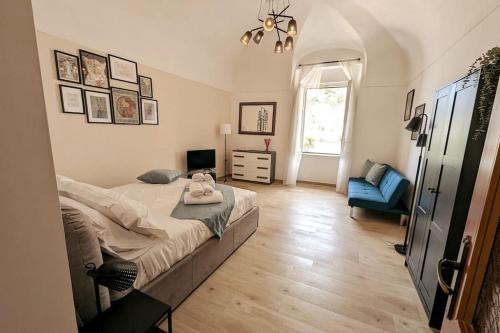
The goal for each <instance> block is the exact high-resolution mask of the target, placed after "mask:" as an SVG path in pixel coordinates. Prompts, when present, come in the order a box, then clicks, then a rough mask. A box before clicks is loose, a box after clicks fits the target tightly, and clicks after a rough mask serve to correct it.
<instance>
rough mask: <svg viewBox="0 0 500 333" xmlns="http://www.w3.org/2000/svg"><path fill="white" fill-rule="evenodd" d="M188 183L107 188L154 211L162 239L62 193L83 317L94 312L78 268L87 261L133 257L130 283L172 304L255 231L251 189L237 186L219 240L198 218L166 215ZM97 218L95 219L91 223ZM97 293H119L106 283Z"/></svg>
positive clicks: (89, 289) (82, 271) (89, 290)
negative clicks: (135, 270)
mask: <svg viewBox="0 0 500 333" xmlns="http://www.w3.org/2000/svg"><path fill="white" fill-rule="evenodd" d="M187 182H188V180H187V179H182V178H180V179H179V180H177V181H175V182H173V183H171V184H166V185H159V184H146V183H142V182H138V181H137V182H134V183H131V184H127V185H124V186H119V187H115V188H112V189H111V190H112V191H113V192H115V193H119V194H121V195H124V196H126V197H127V198H131V199H133V200H136V201H137V202H139V203H141V204H143V205H145V206H146V207H147V208H149V210H150V211H151V213H152V214H153V215H154V216H157V217H160V218H161V222H162V223H163V224H162V225H165V226H166V227H165V228H166V230H167V231H168V238H165V239H163V238H158V237H146V236H144V235H141V234H138V233H135V232H132V231H129V230H126V229H124V228H122V227H120V226H118V225H116V223H114V222H112V221H110V220H109V219H107V218H106V217H104V216H102V214H100V213H99V212H97V211H95V210H93V209H92V208H91V207H87V206H86V205H83V204H82V203H81V202H75V201H76V200H73V199H70V198H66V197H64V196H62V197H61V204H62V207H63V220H64V225H65V233H66V243H67V248H68V256H69V261H70V272H71V278H72V283H73V293H74V298H75V306H76V308H77V312H78V314H79V316H80V317H81V318H82V321H83V322H86V321H87V320H88V319H90V317H92V315H93V314H94V313H95V305H94V304H93V303H94V302H93V300H94V293H93V289H92V286H91V284H92V281H91V280H90V279H89V278H88V277H86V276H83V275H84V274H85V269H83V268H82V266H84V265H85V264H86V263H88V262H89V260H92V261H96V264H100V263H101V262H104V261H108V260H116V259H125V260H131V261H134V262H135V263H136V264H137V266H138V276H137V279H136V281H135V283H134V288H136V289H139V290H141V291H143V292H145V293H147V294H149V295H151V296H153V297H155V298H157V299H159V300H161V301H164V302H166V303H168V304H170V305H171V306H172V307H173V308H176V307H178V306H179V304H181V303H182V301H183V300H185V299H186V298H187V297H188V296H189V294H190V293H191V292H192V291H193V290H194V289H196V288H197V287H198V286H199V285H200V284H201V283H202V282H203V281H204V280H205V279H206V278H207V277H208V276H210V274H211V273H213V272H214V271H215V270H216V269H217V267H219V266H220V265H221V264H222V263H223V262H224V261H225V260H226V259H227V258H228V257H229V256H230V255H231V254H232V253H233V252H234V251H235V250H236V249H238V247H240V246H241V245H242V244H243V243H244V242H245V241H246V240H247V239H248V238H249V237H250V236H251V235H252V234H253V233H254V232H255V231H256V230H257V227H258V220H259V208H258V207H257V202H256V194H255V192H252V191H248V190H244V189H239V188H233V191H234V197H235V205H234V208H233V210H232V212H231V215H230V217H229V221H228V223H227V225H226V228H225V230H224V233H223V236H222V237H221V238H220V239H218V238H216V237H214V234H213V233H212V232H211V231H210V230H209V229H208V227H207V226H206V225H205V224H203V223H202V222H200V221H198V220H178V219H175V218H172V217H170V213H171V212H172V210H173V208H174V207H175V206H176V204H177V203H178V201H179V199H180V197H181V194H182V192H183V191H184V189H185V187H186V184H187ZM60 194H61V191H60ZM68 206H69V208H71V209H70V210H69V211H71V212H73V211H74V209H75V208H78V209H80V210H82V211H83V210H85V212H86V214H85V216H90V217H91V218H90V219H87V220H90V222H89V221H81V220H85V219H84V218H81V216H80V215H78V216H76V215H75V214H73V213H71V214H70V213H69V211H68ZM65 209H66V210H65ZM96 219H99V221H100V223H95V220H96ZM89 238H90V239H89ZM82 244H84V245H85V246H82ZM89 244H90V245H89ZM96 247H98V248H97V249H96ZM82 252H83V253H82ZM96 256H97V258H96ZM75 280H76V281H75ZM100 292H101V300H102V302H103V304H106V303H108V304H109V299H111V300H114V299H117V298H119V297H121V296H122V294H118V293H114V292H112V293H111V294H109V292H108V291H107V290H106V289H105V288H102V289H101V291H100ZM82 294H83V295H82ZM78 303H79V304H78ZM82 303H83V305H82ZM92 306H93V307H94V310H91V308H92Z"/></svg>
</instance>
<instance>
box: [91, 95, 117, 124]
mask: <svg viewBox="0 0 500 333" xmlns="http://www.w3.org/2000/svg"><path fill="white" fill-rule="evenodd" d="M85 106H86V107H87V121H88V122H89V123H99V124H112V123H113V113H112V111H111V97H110V95H109V93H104V92H99V91H92V90H85Z"/></svg>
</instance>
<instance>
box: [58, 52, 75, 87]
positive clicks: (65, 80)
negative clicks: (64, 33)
mask: <svg viewBox="0 0 500 333" xmlns="http://www.w3.org/2000/svg"><path fill="white" fill-rule="evenodd" d="M58 54H62V55H65V56H67V57H71V58H75V59H76V64H77V70H78V81H75V80H68V79H64V78H63V77H62V76H61V73H60V71H59V57H58ZM54 60H55V62H56V75H57V80H59V81H64V82H71V83H76V84H80V83H81V82H82V75H81V68H80V58H79V57H78V56H77V55H74V54H70V53H66V52H63V51H59V50H54Z"/></svg>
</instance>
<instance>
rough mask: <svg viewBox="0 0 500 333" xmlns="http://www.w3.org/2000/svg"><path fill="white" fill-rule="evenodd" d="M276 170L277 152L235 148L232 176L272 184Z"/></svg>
mask: <svg viewBox="0 0 500 333" xmlns="http://www.w3.org/2000/svg"><path fill="white" fill-rule="evenodd" d="M275 170H276V152H275V151H269V152H266V151H260V150H233V155H232V178H233V179H238V180H248V181H252V182H259V183H265V184H271V183H272V182H274V175H275Z"/></svg>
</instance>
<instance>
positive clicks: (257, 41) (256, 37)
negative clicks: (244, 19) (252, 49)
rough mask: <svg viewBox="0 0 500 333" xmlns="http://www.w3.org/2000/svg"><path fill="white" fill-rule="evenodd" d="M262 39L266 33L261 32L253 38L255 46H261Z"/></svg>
mask: <svg viewBox="0 0 500 333" xmlns="http://www.w3.org/2000/svg"><path fill="white" fill-rule="evenodd" d="M262 37H264V31H262V30H259V32H257V33H256V34H255V36H254V37H253V41H254V42H255V44H260V41H261V40H262Z"/></svg>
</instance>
